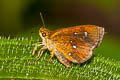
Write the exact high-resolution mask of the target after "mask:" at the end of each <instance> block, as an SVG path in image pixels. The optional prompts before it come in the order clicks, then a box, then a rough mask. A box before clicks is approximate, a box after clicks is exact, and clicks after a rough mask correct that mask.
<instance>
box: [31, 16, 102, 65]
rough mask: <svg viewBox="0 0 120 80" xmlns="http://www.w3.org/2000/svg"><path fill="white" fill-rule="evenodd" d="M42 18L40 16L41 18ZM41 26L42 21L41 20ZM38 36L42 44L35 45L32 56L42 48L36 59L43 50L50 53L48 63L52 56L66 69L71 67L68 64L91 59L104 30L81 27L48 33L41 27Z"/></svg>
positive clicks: (96, 27)
mask: <svg viewBox="0 0 120 80" xmlns="http://www.w3.org/2000/svg"><path fill="white" fill-rule="evenodd" d="M41 18H42V16H41ZM42 22H43V26H45V25H44V21H43V18H42ZM39 35H40V36H41V38H42V42H38V43H36V45H35V47H34V50H33V53H32V55H34V54H35V51H36V50H37V47H38V46H41V45H43V47H42V48H41V49H40V50H39V52H38V56H37V57H38V58H40V56H41V55H42V53H43V51H44V50H45V49H48V50H49V51H50V54H51V57H50V59H49V60H48V62H50V61H51V60H52V58H53V57H54V56H56V57H57V58H58V60H59V61H60V62H61V63H62V64H64V65H65V66H66V67H71V64H70V62H73V63H78V64H80V63H83V62H85V61H87V60H88V59H90V58H91V56H92V51H93V50H94V49H95V48H97V47H98V46H99V45H100V43H101V41H102V39H103V35H104V28H103V27H98V26H95V25H81V26H73V27H69V28H62V29H57V30H54V31H50V30H48V29H46V28H45V27H41V28H40V30H39Z"/></svg>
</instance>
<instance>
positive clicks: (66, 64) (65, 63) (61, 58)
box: [55, 52, 71, 67]
mask: <svg viewBox="0 0 120 80" xmlns="http://www.w3.org/2000/svg"><path fill="white" fill-rule="evenodd" d="M55 55H56V57H57V58H58V60H59V61H60V62H61V63H62V64H64V65H65V66H66V67H71V64H70V61H69V60H68V59H66V58H65V57H64V55H63V54H62V53H59V52H56V53H55Z"/></svg>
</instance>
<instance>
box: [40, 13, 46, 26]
mask: <svg viewBox="0 0 120 80" xmlns="http://www.w3.org/2000/svg"><path fill="white" fill-rule="evenodd" d="M40 17H41V20H42V23H43V28H45V23H44V19H43V16H42V13H41V12H40Z"/></svg>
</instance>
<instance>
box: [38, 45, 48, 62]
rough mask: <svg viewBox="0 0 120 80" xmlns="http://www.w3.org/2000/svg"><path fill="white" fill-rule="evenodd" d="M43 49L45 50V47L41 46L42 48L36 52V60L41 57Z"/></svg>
mask: <svg viewBox="0 0 120 80" xmlns="http://www.w3.org/2000/svg"><path fill="white" fill-rule="evenodd" d="M45 49H47V47H46V46H43V47H42V48H41V49H40V50H39V51H38V55H37V57H36V58H37V60H39V59H40V57H41V56H42V54H43V51H44V50H45Z"/></svg>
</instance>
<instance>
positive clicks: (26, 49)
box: [0, 37, 120, 80]
mask: <svg viewBox="0 0 120 80" xmlns="http://www.w3.org/2000/svg"><path fill="white" fill-rule="evenodd" d="M38 40H39V39H38ZM38 40H34V42H37V41H38ZM33 48H34V43H33V42H31V40H30V39H29V38H23V37H22V38H9V37H8V38H5V37H0V79H43V80H44V79H45V80H63V79H64V80H82V79H83V80H93V79H96V80H100V79H102V80H118V79H120V61H115V60H113V59H110V58H105V57H103V56H100V55H98V54H96V55H94V56H93V57H92V58H91V59H90V60H89V61H87V62H85V63H83V64H72V68H67V67H65V66H64V65H62V64H61V63H60V62H59V61H58V60H57V58H56V57H54V58H53V61H52V62H51V63H49V64H48V63H47V60H48V59H49V58H50V55H49V51H45V52H44V54H43V56H42V57H41V58H40V60H38V61H36V59H35V57H32V55H31V54H32V50H33ZM36 53H37V52H36ZM36 55H37V54H36Z"/></svg>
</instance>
